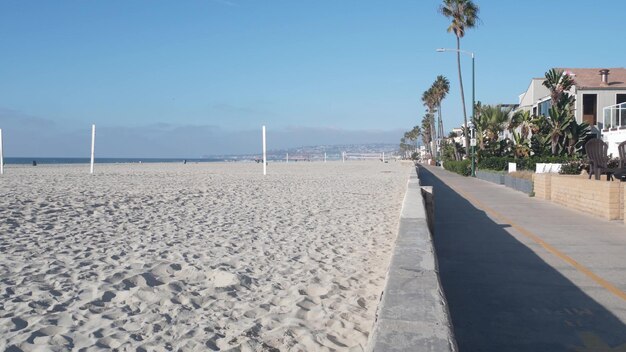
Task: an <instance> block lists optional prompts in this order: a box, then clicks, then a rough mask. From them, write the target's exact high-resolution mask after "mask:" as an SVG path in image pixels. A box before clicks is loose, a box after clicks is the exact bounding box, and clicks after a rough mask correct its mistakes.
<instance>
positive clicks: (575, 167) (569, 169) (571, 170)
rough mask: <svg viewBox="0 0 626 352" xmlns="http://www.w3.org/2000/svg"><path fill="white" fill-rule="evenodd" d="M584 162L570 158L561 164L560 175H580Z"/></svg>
mask: <svg viewBox="0 0 626 352" xmlns="http://www.w3.org/2000/svg"><path fill="white" fill-rule="evenodd" d="M584 166H585V165H584V163H583V162H582V161H580V160H571V161H569V162H567V163H565V164H563V166H561V170H560V171H559V174H561V175H580V173H581V171H583V168H584Z"/></svg>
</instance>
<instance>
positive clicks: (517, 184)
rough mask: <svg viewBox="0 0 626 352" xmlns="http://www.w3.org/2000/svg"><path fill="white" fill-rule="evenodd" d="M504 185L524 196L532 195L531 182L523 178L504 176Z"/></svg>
mask: <svg viewBox="0 0 626 352" xmlns="http://www.w3.org/2000/svg"><path fill="white" fill-rule="evenodd" d="M504 185H505V186H507V187H509V188H512V189H514V190H516V191H520V192H523V193H526V194H531V193H533V181H531V180H527V179H524V178H519V177H513V176H509V175H504Z"/></svg>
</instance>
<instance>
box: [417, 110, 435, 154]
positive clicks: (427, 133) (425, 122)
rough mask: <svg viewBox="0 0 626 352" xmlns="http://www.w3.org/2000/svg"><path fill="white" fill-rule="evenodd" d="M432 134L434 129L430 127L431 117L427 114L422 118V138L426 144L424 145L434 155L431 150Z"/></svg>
mask: <svg viewBox="0 0 626 352" xmlns="http://www.w3.org/2000/svg"><path fill="white" fill-rule="evenodd" d="M431 132H432V128H431V125H430V115H428V114H426V115H424V117H422V126H421V133H420V136H421V137H422V142H424V145H426V148H427V149H428V151H429V152H430V153H431V155H432V151H431V150H430V148H431V144H430V142H431V140H432V134H431Z"/></svg>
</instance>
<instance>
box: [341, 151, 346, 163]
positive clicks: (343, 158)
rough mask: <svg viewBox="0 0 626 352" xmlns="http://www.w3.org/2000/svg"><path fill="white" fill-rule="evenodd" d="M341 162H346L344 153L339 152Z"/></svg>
mask: <svg viewBox="0 0 626 352" xmlns="http://www.w3.org/2000/svg"><path fill="white" fill-rule="evenodd" d="M341 161H342V162H344V163H345V162H346V152H341Z"/></svg>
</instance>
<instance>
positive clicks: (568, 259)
mask: <svg viewBox="0 0 626 352" xmlns="http://www.w3.org/2000/svg"><path fill="white" fill-rule="evenodd" d="M448 186H449V187H450V188H452V189H454V190H455V191H456V192H457V193H459V194H460V195H462V196H463V198H465V199H467V200H469V201H470V203H472V204H474V205H475V206H476V207H477V208H480V209H482V210H484V211H485V212H486V213H487V214H490V215H491V216H493V217H494V218H496V219H498V220H499V221H501V222H506V223H508V224H509V225H511V227H512V228H514V229H515V230H517V231H518V232H519V233H521V234H522V235H524V236H526V237H528V238H530V239H531V240H533V241H535V243H537V244H539V245H540V246H541V247H543V248H544V249H545V250H546V251H548V252H549V253H552V254H553V255H554V256H556V257H558V258H560V259H561V260H563V261H565V262H566V263H568V264H569V265H571V266H573V267H574V269H576V270H578V271H579V272H581V273H583V274H584V275H585V276H587V277H588V278H590V279H591V280H593V281H595V282H596V283H597V284H598V285H600V286H602V287H604V288H605V289H606V290H607V291H609V292H611V293H612V294H613V295H615V296H617V297H619V298H621V299H622V300H624V301H626V292H624V291H622V290H620V289H619V288H617V287H615V286H614V285H613V284H611V283H610V282H608V281H606V280H605V279H603V278H601V277H600V276H598V275H597V274H596V273H594V272H593V271H591V270H590V269H589V268H587V267H585V266H584V265H582V264H580V263H578V262H577V261H575V260H574V259H573V258H572V257H570V256H568V255H567V254H565V253H563V252H561V251H559V250H558V249H556V248H555V247H553V246H552V245H550V244H549V243H547V242H546V241H544V240H542V239H541V238H540V237H539V236H537V235H535V234H534V233H532V232H530V231H529V230H527V229H525V228H524V227H522V226H520V225H518V224H516V223H515V222H513V221H511V219H509V218H507V217H506V216H504V215H502V214H500V213H498V212H497V211H495V210H493V209H491V208H489V207H488V206H486V205H484V204H483V203H481V202H480V201H479V200H477V199H476V198H474V197H472V196H470V195H469V194H467V193H465V192H462V191H460V190H459V189H457V188H456V187H452V186H450V185H448Z"/></svg>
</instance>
